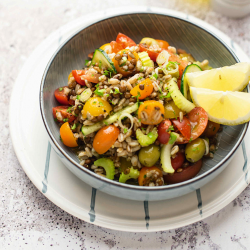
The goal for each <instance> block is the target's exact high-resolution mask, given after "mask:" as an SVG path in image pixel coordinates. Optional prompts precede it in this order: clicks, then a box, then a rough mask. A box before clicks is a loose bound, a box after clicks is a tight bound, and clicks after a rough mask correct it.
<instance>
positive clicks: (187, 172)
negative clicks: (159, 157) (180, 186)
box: [163, 159, 202, 184]
mask: <svg viewBox="0 0 250 250" xmlns="http://www.w3.org/2000/svg"><path fill="white" fill-rule="evenodd" d="M201 167H202V160H201V159H200V160H199V161H197V162H195V163H194V164H192V165H190V166H189V167H187V168H184V169H183V170H182V172H175V173H174V174H172V175H171V174H167V175H164V176H163V178H164V181H165V183H168V184H175V183H179V182H183V181H187V180H189V179H192V178H194V177H195V176H196V175H197V174H198V173H199V172H200V170H201Z"/></svg>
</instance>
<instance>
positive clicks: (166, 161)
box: [161, 132, 179, 174]
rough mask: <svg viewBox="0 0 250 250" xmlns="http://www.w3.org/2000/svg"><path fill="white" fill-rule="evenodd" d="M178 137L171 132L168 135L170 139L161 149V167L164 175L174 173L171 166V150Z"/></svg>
mask: <svg viewBox="0 0 250 250" xmlns="http://www.w3.org/2000/svg"><path fill="white" fill-rule="evenodd" d="M178 137H179V135H178V134H177V133H174V132H172V133H171V134H170V139H169V142H168V143H167V144H164V145H163V146H162V148H161V167H162V169H163V171H164V172H165V173H170V174H172V173H174V169H173V167H172V164H171V149H172V147H173V145H174V143H175V142H176V140H177V138H178Z"/></svg>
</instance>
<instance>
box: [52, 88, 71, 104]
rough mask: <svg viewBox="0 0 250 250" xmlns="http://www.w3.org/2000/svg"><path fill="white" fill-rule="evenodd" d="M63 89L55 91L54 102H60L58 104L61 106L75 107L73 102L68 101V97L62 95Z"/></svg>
mask: <svg viewBox="0 0 250 250" xmlns="http://www.w3.org/2000/svg"><path fill="white" fill-rule="evenodd" d="M65 87H66V86H65ZM65 87H61V88H58V89H56V90H55V92H54V95H55V98H56V100H57V101H58V102H60V104H62V105H75V101H74V100H71V99H69V96H66V95H65V94H64V88H65Z"/></svg>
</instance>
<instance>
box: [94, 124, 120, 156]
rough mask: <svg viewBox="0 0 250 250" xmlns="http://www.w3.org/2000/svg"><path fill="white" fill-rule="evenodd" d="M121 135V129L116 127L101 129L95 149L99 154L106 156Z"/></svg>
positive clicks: (96, 139)
mask: <svg viewBox="0 0 250 250" xmlns="http://www.w3.org/2000/svg"><path fill="white" fill-rule="evenodd" d="M119 134H120V130H119V128H117V127H116V126H114V125H109V126H105V127H103V128H101V129H100V130H99V131H98V132H97V134H96V135H95V138H94V141H93V148H94V149H95V151H96V152H97V153H98V154H104V153H105V152H107V151H108V150H109V149H110V148H111V147H112V145H113V144H114V143H115V141H116V139H117V138H118V135H119Z"/></svg>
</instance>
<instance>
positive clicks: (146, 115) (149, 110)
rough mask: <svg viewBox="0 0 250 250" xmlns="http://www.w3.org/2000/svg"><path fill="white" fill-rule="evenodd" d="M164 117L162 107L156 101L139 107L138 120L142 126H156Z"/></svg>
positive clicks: (147, 102)
mask: <svg viewBox="0 0 250 250" xmlns="http://www.w3.org/2000/svg"><path fill="white" fill-rule="evenodd" d="M163 117H164V107H163V105H162V104H161V103H160V102H158V101H145V102H143V104H141V105H140V107H139V110H138V118H139V119H141V123H142V124H147V125H157V124H159V123H160V122H161V121H162V120H163Z"/></svg>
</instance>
